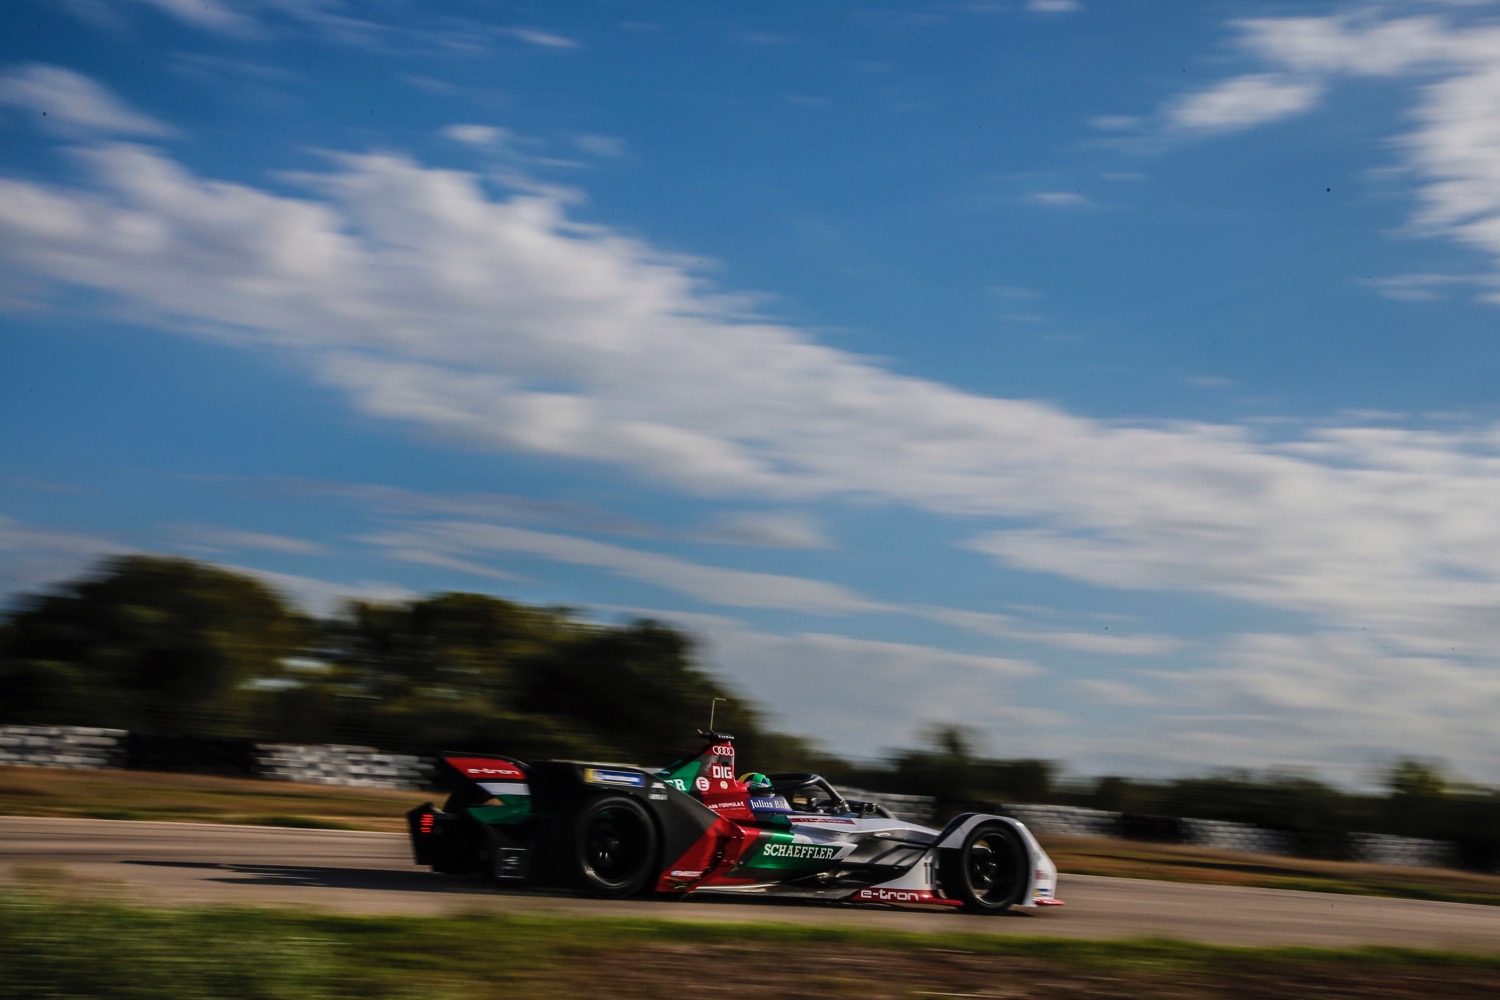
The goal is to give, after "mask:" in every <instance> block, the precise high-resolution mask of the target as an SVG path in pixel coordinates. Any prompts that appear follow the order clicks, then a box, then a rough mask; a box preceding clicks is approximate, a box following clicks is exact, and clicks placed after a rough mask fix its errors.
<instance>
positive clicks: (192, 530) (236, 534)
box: [174, 524, 328, 556]
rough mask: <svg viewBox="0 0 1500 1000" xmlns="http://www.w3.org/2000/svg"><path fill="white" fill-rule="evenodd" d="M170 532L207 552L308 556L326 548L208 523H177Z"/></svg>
mask: <svg viewBox="0 0 1500 1000" xmlns="http://www.w3.org/2000/svg"><path fill="white" fill-rule="evenodd" d="M174 534H176V535H177V536H178V537H179V538H181V539H183V540H184V541H185V542H187V543H189V544H190V545H193V546H195V547H198V548H201V549H205V550H207V551H211V552H223V551H226V550H232V549H254V550H256V551H260V552H278V553H281V554H283V555H296V556H312V555H322V554H324V553H325V552H327V551H328V550H327V549H326V548H324V547H323V546H322V545H319V544H318V543H317V542H309V541H307V540H306V539H302V538H288V537H287V536H285V535H272V534H266V533H264V532H258V531H241V530H238V529H235V528H219V527H214V526H212V525H202V524H188V525H181V526H179V527H178V528H176V529H175V530H174Z"/></svg>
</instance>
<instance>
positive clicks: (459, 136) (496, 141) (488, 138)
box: [442, 125, 510, 146]
mask: <svg viewBox="0 0 1500 1000" xmlns="http://www.w3.org/2000/svg"><path fill="white" fill-rule="evenodd" d="M442 134H443V138H445V139H452V140H453V141H454V142H461V143H463V144H464V145H466V146H499V145H502V144H503V143H505V141H506V140H507V139H509V138H510V131H509V130H508V129H503V128H500V127H499V126H496V125H449V126H448V127H447V128H445V129H443V133H442Z"/></svg>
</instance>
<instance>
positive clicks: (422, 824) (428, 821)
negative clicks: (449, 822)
mask: <svg viewBox="0 0 1500 1000" xmlns="http://www.w3.org/2000/svg"><path fill="white" fill-rule="evenodd" d="M436 822H437V816H436V814H434V813H430V812H429V813H423V814H422V818H421V819H420V820H418V821H417V826H418V828H419V829H420V830H421V831H422V833H424V834H425V833H431V832H432V827H433V824H435V823H436Z"/></svg>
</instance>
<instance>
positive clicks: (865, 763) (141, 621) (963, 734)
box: [0, 556, 1500, 871]
mask: <svg viewBox="0 0 1500 1000" xmlns="http://www.w3.org/2000/svg"><path fill="white" fill-rule="evenodd" d="M0 690H3V691H5V693H6V697H5V699H4V700H3V702H0V724H5V723H13V724H21V725H32V726H39V725H40V726H46V725H71V726H100V727H109V728H118V729H128V730H129V737H128V744H127V751H126V754H127V764H128V766H131V767H142V768H152V769H161V770H201V771H209V772H217V773H228V774H234V773H240V774H252V773H256V771H255V765H254V754H253V748H254V745H255V744H264V743H278V742H280V743H294V744H338V745H349V744H356V745H363V746H371V747H374V748H377V749H381V750H385V751H391V752H396V753H405V754H420V755H428V754H433V753H435V752H439V751H442V750H445V749H446V750H452V749H459V750H467V751H491V752H504V753H508V754H516V755H519V756H522V757H532V758H542V757H563V758H574V759H587V760H601V759H602V760H621V761H634V762H638V763H644V764H647V765H662V764H665V763H667V762H669V761H670V760H672V759H674V758H675V757H677V756H679V755H681V753H683V752H685V751H689V750H691V749H692V748H693V747H695V746H696V742H695V741H696V737H695V730H696V729H697V728H698V727H700V726H705V725H706V724H707V722H708V714H707V713H708V707H709V706H710V704H711V703H714V704H715V712H716V726H717V727H718V728H719V729H722V730H725V731H728V732H731V733H733V734H734V735H735V736H736V737H737V738H738V740H737V745H738V751H739V759H740V761H741V763H742V764H743V765H744V766H745V767H748V768H755V769H764V770H768V771H777V770H809V769H813V770H819V771H821V772H822V773H824V774H825V775H827V776H828V777H830V778H831V779H834V780H835V781H838V782H840V783H844V784H846V785H850V786H857V787H859V788H862V789H869V790H872V791H878V792H888V793H896V794H900V795H920V796H926V797H929V798H930V799H932V800H933V802H932V809H933V816H934V817H936V818H938V819H940V818H941V817H945V816H948V815H951V814H953V813H955V812H957V811H959V810H963V809H970V808H982V809H995V808H1004V807H1006V804H1048V803H1051V804H1061V805H1068V806H1075V807H1083V808H1086V809H1093V810H1106V811H1109V812H1112V813H1119V814H1123V816H1122V817H1120V818H1118V819H1116V820H1114V821H1113V825H1112V826H1111V827H1110V829H1109V830H1108V831H1107V832H1109V833H1119V834H1124V835H1126V836H1130V837H1133V838H1136V839H1146V840H1153V839H1154V840H1162V841H1168V842H1173V843H1178V842H1185V841H1187V842H1190V841H1192V840H1194V839H1195V838H1194V834H1193V831H1192V830H1189V829H1185V828H1183V826H1182V820H1181V818H1182V817H1191V818H1193V819H1197V820H1216V821H1223V822H1227V823H1235V824H1247V825H1250V826H1255V827H1259V828H1262V829H1265V830H1273V831H1281V832H1283V833H1284V834H1286V837H1285V839H1284V840H1283V841H1281V842H1280V843H1281V844H1282V845H1283V846H1284V847H1285V848H1286V849H1287V850H1289V851H1292V852H1295V853H1298V854H1304V855H1310V856H1313V857H1325V858H1347V857H1352V856H1356V855H1357V853H1358V844H1357V843H1356V842H1353V841H1351V839H1350V835H1351V834H1354V833H1356V832H1357V833H1360V834H1369V833H1383V834H1392V835H1397V836H1403V837H1416V838H1423V839H1433V840H1441V841H1444V842H1446V843H1448V844H1451V845H1452V846H1451V851H1452V852H1454V853H1453V854H1452V856H1451V857H1450V858H1447V859H1445V860H1448V861H1450V862H1451V863H1456V864H1458V865H1461V866H1463V867H1469V868H1474V869H1477V870H1481V871H1494V870H1496V869H1497V868H1500V790H1497V789H1493V788H1484V787H1480V786H1475V785H1465V784H1460V783H1458V782H1456V781H1454V780H1453V779H1452V778H1450V777H1449V776H1448V775H1447V774H1445V772H1444V770H1443V768H1442V767H1441V766H1440V765H1439V764H1437V763H1435V762H1432V761H1422V760H1415V759H1404V760H1400V761H1397V762H1395V763H1394V764H1393V765H1391V766H1390V767H1389V768H1388V769H1387V770H1386V771H1385V772H1384V773H1383V774H1381V775H1380V776H1379V782H1380V786H1379V788H1378V789H1374V790H1368V791H1363V792H1354V791H1350V790H1348V789H1343V788H1339V787H1336V786H1334V785H1330V784H1328V783H1326V782H1324V781H1321V780H1319V779H1318V778H1317V777H1316V776H1314V775H1313V774H1311V773H1307V772H1301V773H1299V772H1267V773H1254V772H1251V771H1248V770H1234V771H1221V772H1218V773H1214V774H1209V775H1200V776H1194V777H1186V778H1178V779H1175V780H1169V781H1147V780H1140V779H1131V778H1128V777H1122V776H1105V777H1091V776H1082V775H1070V774H1067V773H1066V772H1065V769H1064V767H1063V766H1062V765H1060V764H1059V763H1058V762H1056V761H1048V760H1035V759H1023V760H1003V759H995V758H992V757H989V756H986V755H985V754H984V753H983V752H982V749H981V744H982V743H983V741H984V737H983V736H982V735H981V734H978V733H975V732H973V731H971V730H967V729H965V728H963V727H960V726H952V725H947V726H934V727H933V728H931V729H930V730H929V731H928V732H927V733H926V734H925V738H924V742H923V745H921V746H919V747H916V748H911V749H892V750H891V751H890V752H889V755H888V756H886V757H884V758H880V759H848V758H844V757H840V756H839V755H837V754H835V753H830V752H829V751H828V750H827V748H826V747H825V746H823V745H821V744H820V743H819V742H818V741H817V740H816V739H812V738H808V737H806V736H803V735H788V734H785V733H779V732H775V731H773V730H771V729H769V728H768V727H767V725H766V723H765V721H764V716H763V715H762V713H761V711H760V710H759V708H758V707H757V706H756V705H755V703H754V702H753V701H751V700H749V699H746V698H744V697H741V696H739V695H737V694H736V693H734V692H733V691H732V690H731V689H730V688H728V687H726V686H725V685H724V684H723V683H721V682H720V681H719V680H717V679H715V678H714V677H713V676H712V675H711V674H709V673H708V672H707V671H705V670H704V669H703V668H702V667H701V666H699V665H698V663H697V662H696V660H695V657H694V654H693V646H692V641H691V639H690V638H689V637H688V636H687V635H685V634H684V633H682V632H679V631H677V630H675V629H673V628H670V627H668V626H666V625H663V624H661V623H660V622H654V621H650V620H645V619H638V620H635V621H631V622H627V623H624V624H620V625H600V624H595V623H590V622H587V621H584V620H582V619H580V618H579V617H577V615H576V613H575V612H573V611H570V610H569V609H566V608H543V607H533V606H528V605H524V604H518V603H515V602H512V601H504V600H500V599H498V598H494V597H488V596H485V595H482V594H463V593H448V594H441V595H437V596H434V597H430V598H425V599H421V600H415V601H410V602H400V603H388V604H376V603H372V602H354V603H350V604H348V605H346V606H345V607H344V608H342V609H341V610H340V611H339V613H337V614H336V615H333V616H330V617H327V618H319V617H314V616H311V615H308V614H307V613H305V612H304V611H302V610H300V609H298V608H297V607H295V606H294V605H292V604H290V603H288V602H287V601H286V600H285V599H284V598H282V597H281V596H280V595H278V594H276V593H275V592H274V591H273V590H272V589H270V588H269V587H267V586H266V585H264V584H263V583H260V582H259V581H257V580H255V579H254V578H252V577H249V576H246V575H244V574H240V573H235V572H232V571H229V570H225V569H222V568H220V567H216V566H212V565H209V564H205V563H199V562H193V561H190V560H186V559H178V558H164V557H151V556H128V557H122V558H118V559H114V560H110V561H108V562H107V563H105V564H103V565H101V566H100V567H99V568H98V569H97V571H96V572H95V573H94V574H92V575H90V576H88V577H85V578H82V579H79V580H76V581H72V582H70V583H68V584H66V585H64V586H61V587H58V588H56V589H55V590H54V591H53V592H50V593H47V594H39V595H34V596H32V597H30V598H29V599H27V600H24V601H22V602H21V605H20V608H19V610H17V611H16V612H14V613H13V614H11V615H9V616H7V617H6V618H5V619H4V624H3V626H0ZM928 818H933V817H924V819H928ZM1043 822H1045V820H1044V821H1043Z"/></svg>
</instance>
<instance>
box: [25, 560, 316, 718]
mask: <svg viewBox="0 0 1500 1000" xmlns="http://www.w3.org/2000/svg"><path fill="white" fill-rule="evenodd" d="M305 626H306V623H305V622H304V620H303V619H302V618H301V617H300V616H299V615H298V614H297V613H296V612H295V611H294V610H293V609H292V608H291V607H289V606H288V605H287V604H286V603H285V602H284V601H283V600H282V598H281V597H280V596H279V595H278V594H276V593H275V592H274V591H272V590H271V589H269V588H268V587H266V586H265V585H264V584H262V583H261V582H260V581H258V580H256V579H254V578H252V577H249V576H245V575H243V574H240V573H234V572H230V571H228V570H224V569H220V568H218V567H214V566H207V565H204V564H202V563H197V562H193V561H191V560H188V559H175V558H163V557H156V556H123V557H119V558H115V559H110V560H108V561H106V562H105V563H103V564H102V565H101V566H100V567H99V568H98V569H97V570H96V571H95V572H94V573H92V574H91V575H89V576H87V577H85V578H83V579H81V580H78V581H74V582H72V583H69V584H66V585H64V586H63V587H62V588H61V589H60V590H58V591H57V592H56V593H54V594H51V595H46V596H38V597H34V598H32V599H30V600H29V601H28V602H26V603H25V604H24V605H23V607H22V609H21V610H20V611H19V613H17V614H16V615H15V617H14V618H13V620H12V622H11V627H10V629H9V635H8V638H7V639H6V642H5V648H4V650H3V655H0V686H3V687H4V688H5V690H6V691H7V693H8V695H9V696H8V697H7V698H6V699H5V702H4V705H3V707H0V717H3V718H5V719H6V720H7V721H12V722H29V723H72V724H81V725H104V726H118V727H121V728H126V729H132V730H136V731H138V732H145V733H197V734H221V733H233V734H238V733H242V732H244V730H245V729H246V724H247V722H248V720H249V717H250V711H251V708H252V705H253V702H254V700H255V698H256V692H255V691H254V689H253V688H252V687H251V682H252V681H255V680H257V679H262V678H270V677H274V676H276V675H277V674H278V673H279V672H280V664H281V660H282V659H283V658H284V657H286V656H288V655H290V654H291V653H292V652H294V651H295V650H296V649H297V648H298V646H299V644H300V643H301V641H302V639H303V637H304V635H305V634H306V631H305Z"/></svg>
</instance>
